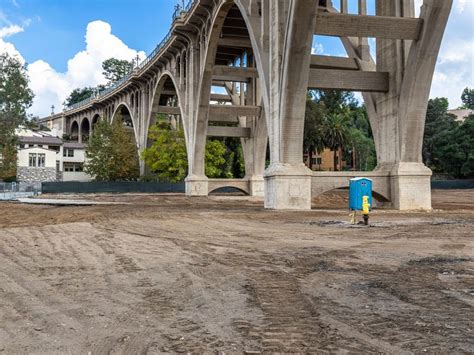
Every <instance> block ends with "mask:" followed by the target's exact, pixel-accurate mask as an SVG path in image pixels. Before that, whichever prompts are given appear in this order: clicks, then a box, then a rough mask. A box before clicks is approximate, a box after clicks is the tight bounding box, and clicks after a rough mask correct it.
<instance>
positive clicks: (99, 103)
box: [64, 0, 452, 210]
mask: <svg viewBox="0 0 474 355" xmlns="http://www.w3.org/2000/svg"><path fill="white" fill-rule="evenodd" d="M336 2H337V3H338V4H337V5H338V6H333V5H335V3H336ZM354 2H355V1H354ZM451 7H452V0H424V1H423V7H422V10H421V14H420V17H419V18H416V17H415V4H414V0H377V1H376V11H375V16H368V15H367V3H366V0H358V1H357V13H355V14H349V11H348V0H338V1H335V0H334V1H329V0H321V1H316V0H314V1H312V0H311V1H309V0H293V1H287V0H233V1H232V0H200V1H194V2H193V3H192V5H191V6H190V7H189V8H187V9H186V11H183V12H182V14H181V15H180V16H178V18H176V19H175V20H174V22H173V27H172V30H171V32H170V35H169V36H168V37H167V39H166V41H164V42H163V43H162V44H161V45H160V46H159V47H158V48H157V49H156V50H155V51H154V52H153V54H152V55H151V56H150V57H149V58H148V59H147V60H146V61H145V62H144V63H142V64H141V65H140V67H139V68H138V69H136V70H135V71H134V72H133V73H131V74H130V75H129V77H127V78H125V79H124V80H123V81H121V82H120V83H119V84H118V85H117V86H116V87H114V88H110V89H107V90H106V91H105V92H104V93H103V94H102V93H101V94H100V95H99V96H98V97H96V98H94V99H92V100H88V101H87V102H85V103H84V104H81V105H79V106H78V107H75V108H73V109H71V110H70V111H67V112H66V113H65V114H64V116H65V119H66V122H67V124H66V127H69V129H70V130H73V134H75V135H77V134H78V132H77V131H78V130H81V127H86V126H81V125H78V123H80V122H82V121H81V119H82V118H83V117H89V122H92V117H94V116H95V115H97V114H98V115H100V117H101V118H104V119H106V120H108V121H110V120H111V119H112V117H113V116H114V114H115V112H116V110H117V108H118V107H123V106H126V107H127V108H128V112H129V113H130V114H129V116H130V117H129V121H130V123H131V127H133V129H134V133H135V135H136V141H137V149H138V150H139V151H140V152H141V151H143V150H144V149H145V148H146V147H147V145H149V142H148V130H149V127H150V125H152V124H153V122H155V121H156V118H157V115H166V116H167V117H175V118H176V120H175V121H176V122H181V123H182V126H183V129H184V136H185V140H186V148H187V153H188V166H189V175H188V177H187V178H186V193H187V194H188V195H189V196H206V195H208V194H209V193H210V192H212V191H214V190H215V189H216V188H219V187H225V186H232V187H235V188H237V189H240V190H242V191H244V192H246V193H248V194H250V195H258V196H265V207H266V208H271V209H301V210H304V209H309V208H311V198H312V197H314V196H316V195H318V194H321V193H324V192H325V191H329V190H331V189H334V188H340V187H345V186H347V185H348V180H349V179H350V178H351V177H355V176H366V177H369V178H372V179H373V181H374V189H375V192H376V193H377V196H378V197H380V199H381V200H384V201H385V202H390V205H391V206H392V207H394V208H397V209H430V208H431V192H430V177H431V171H430V170H429V169H428V168H426V167H425V166H424V165H423V163H422V158H421V151H422V142H423V133H424V125H425V116H426V108H427V103H428V97H429V92H430V87H431V82H432V79H433V73H434V69H435V64H436V60H437V56H438V52H439V48H440V44H441V40H442V37H443V33H444V29H445V27H446V23H447V20H448V16H449V13H450V10H451ZM315 35H324V36H333V37H336V38H339V39H340V40H341V42H342V44H343V46H344V48H345V50H346V53H347V57H331V56H318V55H314V54H312V44H313V38H314V36H315ZM369 38H373V39H375V47H376V48H375V50H374V51H371V48H370V46H369V44H370V42H369ZM371 53H375V56H374V57H373V56H372V54H371ZM309 89H323V90H325V89H331V90H348V91H359V92H362V96H363V98H364V102H365V106H366V108H367V113H368V116H369V120H370V124H371V128H372V132H373V135H374V141H375V147H376V151H377V163H378V165H377V168H376V169H375V171H374V172H369V173H367V172H360V173H359V172H350V173H345V172H344V173H342V172H341V173H314V172H312V171H310V170H309V169H308V168H306V167H305V165H304V164H303V132H304V117H305V106H306V105H305V103H306V97H307V92H308V90H309ZM67 133H71V132H67ZM80 135H81V132H79V136H80ZM216 136H217V137H236V138H239V139H240V141H241V144H242V148H243V153H244V154H243V155H244V160H245V173H246V174H245V178H244V179H243V180H228V181H222V180H209V179H208V178H207V177H206V175H205V147H206V140H207V137H216ZM267 147H268V151H269V152H270V165H269V166H268V167H267V169H265V162H266V158H267V156H266V153H267ZM142 171H145V169H144V167H142Z"/></svg>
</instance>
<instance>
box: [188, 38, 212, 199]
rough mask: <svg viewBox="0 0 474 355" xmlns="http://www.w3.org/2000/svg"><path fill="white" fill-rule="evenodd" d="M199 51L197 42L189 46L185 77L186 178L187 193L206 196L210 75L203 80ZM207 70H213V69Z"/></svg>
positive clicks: (207, 189)
mask: <svg viewBox="0 0 474 355" xmlns="http://www.w3.org/2000/svg"><path fill="white" fill-rule="evenodd" d="M196 41H199V39H196ZM200 53H201V51H200V50H199V48H198V45H197V44H196V43H195V45H193V46H191V48H190V50H189V66H188V72H187V77H186V81H187V85H186V91H187V93H188V95H187V97H188V100H189V101H188V103H189V111H190V112H189V115H190V117H189V121H190V122H192V124H191V125H190V133H189V138H188V140H189V143H188V148H189V149H188V162H189V174H188V176H187V177H186V179H185V183H186V195H187V196H207V195H208V194H209V188H208V185H209V182H208V180H209V179H208V178H207V176H206V174H205V150H206V141H207V119H208V108H209V100H210V91H211V90H210V88H211V82H212V75H210V76H209V78H204V79H206V82H204V80H202V76H201V70H200V60H199V58H200V55H201V54H200ZM210 72H211V73H212V68H211V69H210ZM211 73H210V74H211ZM206 89H207V91H206ZM196 93H199V95H202V96H207V100H206V99H205V98H204V99H203V100H200V99H199V97H196Z"/></svg>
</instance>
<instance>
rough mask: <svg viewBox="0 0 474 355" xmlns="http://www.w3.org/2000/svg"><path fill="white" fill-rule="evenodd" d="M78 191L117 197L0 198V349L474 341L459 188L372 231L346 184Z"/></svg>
mask: <svg viewBox="0 0 474 355" xmlns="http://www.w3.org/2000/svg"><path fill="white" fill-rule="evenodd" d="M83 198H87V199H98V200H100V201H115V202H120V203H123V204H117V205H106V206H104V205H102V206H89V207H88V206H82V207H57V206H29V205H21V204H15V203H0V353H5V354H13V353H47V354H54V353H61V354H62V353H74V354H88V353H89V354H104V353H107V354H138V353H140V354H154V353H163V352H170V353H189V352H190V353H196V354H197V353H216V352H225V353H244V352H247V353H258V352H273V351H278V352H304V353H341V354H344V353H392V354H402V353H429V354H459V353H473V352H474V337H473V334H474V191H472V190H471V191H434V193H433V204H434V207H435V210H434V211H433V212H430V213H423V212H414V213H400V212H396V211H387V210H377V211H374V213H373V214H372V215H371V223H372V226H371V227H363V226H351V225H350V224H349V223H348V222H349V213H348V211H347V209H346V207H345V206H346V200H347V198H346V193H344V192H341V193H333V194H326V195H324V196H322V197H321V198H319V199H318V200H315V201H314V208H315V209H314V210H313V211H310V212H273V211H265V210H264V209H263V207H262V202H261V201H259V200H254V199H251V198H246V197H238V196H234V197H220V196H215V197H210V198H201V199H200V198H194V199H187V198H185V197H183V196H178V195H155V196H153V195H103V196H91V195H88V196H83ZM327 206H330V207H329V208H327Z"/></svg>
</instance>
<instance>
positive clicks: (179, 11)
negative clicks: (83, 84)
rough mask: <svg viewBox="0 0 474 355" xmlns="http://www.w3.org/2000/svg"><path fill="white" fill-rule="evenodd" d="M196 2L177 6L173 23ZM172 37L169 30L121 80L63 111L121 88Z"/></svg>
mask: <svg viewBox="0 0 474 355" xmlns="http://www.w3.org/2000/svg"><path fill="white" fill-rule="evenodd" d="M195 1H196V0H188V2H187V4H186V5H185V6H184V7H182V6H177V7H176V9H175V12H174V13H173V22H174V21H176V19H178V18H179V17H180V16H182V15H184V14H187V13H188V12H189V10H190V9H191V7H192V5H193V4H194V2H195ZM172 36H173V32H172V31H171V30H170V31H169V32H168V33H167V35H166V36H165V38H163V40H162V41H161V42H160V43H159V44H158V45H157V46H156V47H155V49H154V50H153V51H152V52H151V53H150V54H149V55H148V56H147V57H146V58H145V60H143V61H142V62H141V63H140V64H138V65H137V66H136V67H135V68H134V69H132V70H131V71H130V72H129V73H127V74H126V75H125V76H124V77H122V78H121V79H119V80H118V81H117V82H115V83H114V84H112V85H110V86H109V87H108V88H106V89H104V90H102V91H100V92H98V93H97V94H95V95H92V96H91V97H89V98H87V99H85V100H82V101H80V102H77V103H75V104H74V105H71V106H68V107H67V108H66V109H65V110H64V111H65V112H66V111H72V110H75V109H77V108H79V107H82V106H85V105H87V104H89V103H90V102H91V101H93V100H95V99H98V98H100V97H102V96H105V95H107V94H109V93H111V92H112V91H114V90H115V89H116V88H118V87H119V86H121V85H122V84H123V83H125V82H126V81H127V80H128V79H130V77H131V76H132V74H133V73H134V72H137V71H139V70H140V69H142V68H143V67H145V66H146V65H147V64H148V63H150V62H151V61H152V60H153V59H154V58H155V57H156V56H157V55H158V53H159V52H160V51H161V49H162V48H163V47H165V46H166V44H167V43H168V42H169V40H170V39H171V37H172Z"/></svg>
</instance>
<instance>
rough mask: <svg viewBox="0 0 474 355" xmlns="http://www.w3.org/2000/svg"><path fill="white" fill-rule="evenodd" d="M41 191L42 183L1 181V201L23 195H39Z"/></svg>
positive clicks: (11, 199)
mask: <svg viewBox="0 0 474 355" xmlns="http://www.w3.org/2000/svg"><path fill="white" fill-rule="evenodd" d="M40 193H41V183H26V182H1V181H0V201H13V200H16V199H18V198H22V197H31V196H37V195H39V194H40Z"/></svg>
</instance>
